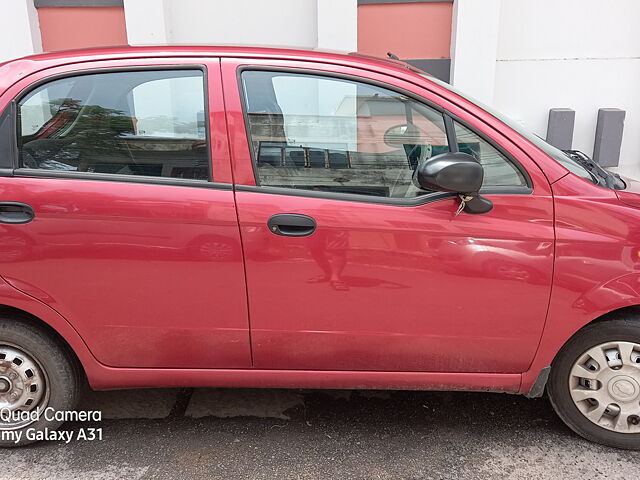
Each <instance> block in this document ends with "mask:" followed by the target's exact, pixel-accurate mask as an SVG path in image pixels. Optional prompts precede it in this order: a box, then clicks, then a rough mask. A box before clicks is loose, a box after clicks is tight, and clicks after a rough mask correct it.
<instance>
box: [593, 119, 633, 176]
mask: <svg viewBox="0 0 640 480" xmlns="http://www.w3.org/2000/svg"><path fill="white" fill-rule="evenodd" d="M625 115H626V112H625V111H624V110H620V109H619V108H601V109H600V110H598V123H597V125H596V141H595V145H594V147H593V159H594V160H595V161H596V162H598V163H599V164H600V165H601V166H603V167H616V166H618V162H619V161H620V147H621V146H622V132H623V130H624V117H625Z"/></svg>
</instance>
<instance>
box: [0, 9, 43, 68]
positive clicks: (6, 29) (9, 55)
mask: <svg viewBox="0 0 640 480" xmlns="http://www.w3.org/2000/svg"><path fill="white" fill-rule="evenodd" d="M0 11H1V12H2V18H3V20H4V21H3V22H2V28H0V62H5V61H7V60H11V59H13V58H18V57H24V56H25V55H32V54H34V53H39V52H41V51H42V43H41V41H40V26H39V23H38V13H37V11H36V8H35V6H34V5H33V1H32V0H0Z"/></svg>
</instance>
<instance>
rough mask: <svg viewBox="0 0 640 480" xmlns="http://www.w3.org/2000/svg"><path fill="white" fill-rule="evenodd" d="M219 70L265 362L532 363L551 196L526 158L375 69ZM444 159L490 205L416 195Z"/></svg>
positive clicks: (375, 366)
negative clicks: (474, 183)
mask: <svg viewBox="0 0 640 480" xmlns="http://www.w3.org/2000/svg"><path fill="white" fill-rule="evenodd" d="M223 78H224V82H225V100H226V105H227V112H228V119H229V127H230V136H231V140H232V145H233V150H232V153H233V162H234V172H235V180H236V182H237V185H236V203H237V208H238V215H239V219H240V227H241V233H242V240H243V245H244V251H245V259H246V272H247V285H248V293H249V309H250V317H251V329H252V331H251V335H252V346H253V358H254V363H255V366H256V367H258V368H284V369H315V370H387V371H433V372H487V373H518V372H522V371H525V370H526V369H527V368H528V365H529V364H530V362H531V360H532V359H533V356H534V354H535V351H536V347H537V345H538V342H539V339H540V336H541V333H542V329H543V325H544V321H545V315H546V309H547V305H548V300H549V294H550V290H551V273H552V262H553V238H554V237H553V199H552V196H551V192H550V188H549V184H548V182H547V181H546V178H545V177H544V176H543V175H542V173H541V172H540V170H539V169H538V168H537V167H536V165H535V164H533V162H531V160H530V159H528V157H526V155H524V154H523V152H522V151H519V150H518V149H517V148H516V147H514V145H513V144H511V143H510V142H509V140H508V139H506V138H504V137H501V136H500V135H499V134H498V133H497V132H495V131H492V130H491V129H490V128H489V127H488V126H487V125H483V124H481V123H479V122H478V121H477V119H476V120H474V118H473V116H472V115H470V114H468V113H467V112H464V111H462V110H461V109H460V108H457V107H456V106H455V105H454V104H451V103H450V102H447V101H446V100H445V99H443V98H439V97H436V96H435V95H433V94H432V93H430V92H429V91H428V90H425V89H421V88H419V87H417V86H416V85H414V84H411V83H409V82H403V81H401V80H399V79H395V78H392V77H387V76H385V75H383V74H380V73H374V72H371V71H365V70H359V69H355V68H348V67H342V66H339V67H338V66H335V65H323V64H320V63H311V62H309V63H306V62H285V61H281V62H278V61H251V60H244V61H243V60H237V61H236V60H232V59H229V60H226V59H225V60H223ZM238 82H240V83H238ZM243 111H244V114H245V115H244V116H243ZM245 125H246V127H245ZM246 128H248V130H249V131H248V138H249V143H248V144H247V131H246ZM450 150H454V151H463V152H467V153H470V154H472V155H474V156H476V158H477V159H478V160H479V161H480V162H481V163H482V164H483V165H484V167H485V182H484V186H483V193H484V194H485V195H486V196H487V198H489V199H490V200H491V201H492V202H493V204H494V208H493V210H492V211H491V212H489V213H487V214H484V215H469V214H466V213H463V214H460V215H458V216H456V215H455V211H456V208H457V205H458V201H457V199H456V196H455V195H447V194H442V193H437V192H426V191H423V190H420V189H419V188H417V187H416V186H415V184H414V182H413V181H412V176H413V172H414V171H415V169H416V167H417V166H418V165H419V164H420V163H422V162H424V161H426V160H428V159H429V158H431V157H432V156H434V155H437V154H439V153H443V152H446V151H450ZM252 161H253V164H252ZM251 165H253V168H250V166H251Z"/></svg>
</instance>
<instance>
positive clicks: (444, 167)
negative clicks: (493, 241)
mask: <svg viewBox="0 0 640 480" xmlns="http://www.w3.org/2000/svg"><path fill="white" fill-rule="evenodd" d="M416 179H417V181H418V184H419V185H420V186H421V187H422V188H424V189H425V190H435V191H439V192H452V193H457V194H459V195H460V198H461V199H462V198H463V197H466V198H468V197H471V198H470V199H468V200H465V205H464V210H463V211H464V212H466V213H472V214H479V213H487V212H489V211H490V210H491V209H492V208H493V203H491V201H490V200H488V199H486V198H484V197H482V196H480V193H479V191H480V188H481V187H482V181H483V180H484V169H483V168H482V165H480V162H478V161H477V160H476V159H475V158H474V157H472V156H471V155H469V154H467V153H460V152H456V153H443V154H441V155H436V156H435V157H432V158H430V159H429V160H427V161H426V162H424V163H423V164H422V165H420V166H419V167H418V169H417V171H416Z"/></svg>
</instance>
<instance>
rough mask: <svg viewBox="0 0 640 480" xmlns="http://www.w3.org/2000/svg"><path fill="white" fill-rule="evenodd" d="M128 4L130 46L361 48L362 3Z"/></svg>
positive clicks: (136, 0)
mask: <svg viewBox="0 0 640 480" xmlns="http://www.w3.org/2000/svg"><path fill="white" fill-rule="evenodd" d="M159 4H162V8H158V5H159ZM124 5H125V15H126V22H127V35H128V39H129V43H130V44H131V45H149V44H172V45H176V44H218V45H220V44H225V45H230V44H231V45H261V46H290V47H300V48H321V49H344V50H350V51H355V50H356V49H357V17H356V15H357V13H356V12H357V0H269V1H266V0H233V1H226V0H225V1H207V2H203V1H202V0H125V2H124Z"/></svg>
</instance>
